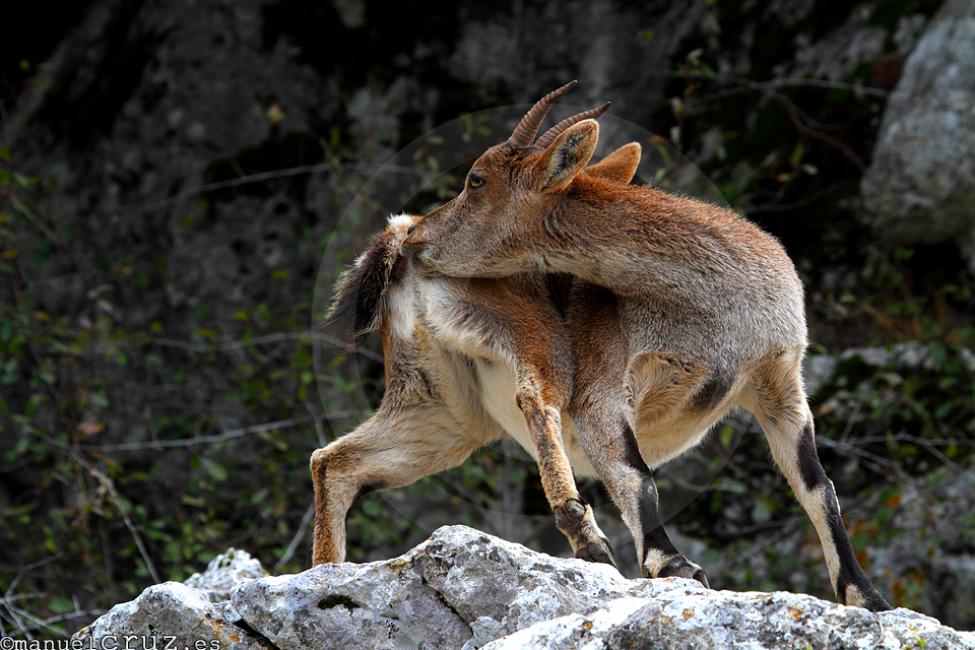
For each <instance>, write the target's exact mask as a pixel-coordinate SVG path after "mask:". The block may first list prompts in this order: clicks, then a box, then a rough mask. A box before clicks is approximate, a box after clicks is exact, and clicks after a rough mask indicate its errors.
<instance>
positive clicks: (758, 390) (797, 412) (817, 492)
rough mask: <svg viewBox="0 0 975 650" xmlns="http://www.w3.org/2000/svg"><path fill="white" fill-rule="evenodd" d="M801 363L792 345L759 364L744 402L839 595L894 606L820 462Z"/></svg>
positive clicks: (847, 600)
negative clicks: (871, 571)
mask: <svg viewBox="0 0 975 650" xmlns="http://www.w3.org/2000/svg"><path fill="white" fill-rule="evenodd" d="M801 363H802V350H793V351H789V352H786V353H784V354H782V355H779V356H778V357H776V358H774V359H772V360H770V361H769V362H768V363H767V364H765V365H763V366H762V367H760V368H758V369H757V370H756V371H755V372H754V373H753V375H752V380H751V389H752V393H751V395H750V396H748V399H746V400H745V403H744V405H745V406H746V407H747V408H748V409H749V410H750V411H752V413H754V415H755V417H756V419H758V421H759V424H761V426H762V430H763V431H764V432H765V437H766V438H767V439H768V442H769V447H770V448H771V450H772V457H773V458H774V459H775V463H776V464H777V465H778V467H779V469H780V470H781V471H782V473H783V474H784V475H785V477H786V480H787V481H788V482H789V485H790V486H791V487H792V490H793V492H795V494H796V497H797V498H798V500H799V503H800V504H801V505H802V507H803V509H804V510H805V511H806V514H807V515H808V516H809V519H811V520H812V523H813V526H814V527H815V528H816V533H817V534H818V535H819V540H820V543H821V544H822V547H823V553H824V554H825V556H826V565H827V567H828V569H829V578H830V582H831V583H832V585H833V590H834V591H835V592H836V597H837V599H839V600H840V601H841V602H842V603H843V604H845V605H856V606H859V607H866V608H867V609H870V610H873V611H881V610H886V609H890V604H888V603H887V601H886V600H885V599H884V597H883V596H881V595H880V593H879V592H878V591H877V590H876V589H875V588H874V586H873V585H872V584H871V583H870V579H869V578H868V577H867V575H866V573H865V572H864V571H863V568H862V567H861V566H860V563H859V562H858V561H857V558H856V554H855V553H854V552H853V545H852V544H851V543H850V538H849V536H848V535H847V532H846V528H845V527H844V526H843V518H842V516H841V515H840V504H839V501H838V500H837V498H836V491H835V489H834V487H833V482H832V481H830V480H829V477H827V476H826V472H825V470H824V469H823V466H822V465H821V464H820V462H819V455H818V454H817V453H816V438H815V433H814V431H813V418H812V413H811V412H810V410H809V405H808V404H807V403H806V395H805V392H804V390H803V387H802V376H801Z"/></svg>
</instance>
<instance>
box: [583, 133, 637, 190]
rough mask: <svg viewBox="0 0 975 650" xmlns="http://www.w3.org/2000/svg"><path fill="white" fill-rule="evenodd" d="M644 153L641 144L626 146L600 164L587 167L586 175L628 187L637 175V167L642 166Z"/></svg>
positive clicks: (632, 143) (635, 143)
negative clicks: (641, 157) (641, 161)
mask: <svg viewBox="0 0 975 650" xmlns="http://www.w3.org/2000/svg"><path fill="white" fill-rule="evenodd" d="M642 153H643V149H642V148H641V147H640V143H639V142H631V143H629V144H624V145H623V146H622V147H620V148H619V149H617V150H616V151H614V152H613V153H611V154H609V155H608V156H606V157H605V158H603V159H602V160H600V161H599V162H598V163H593V164H592V165H589V166H588V167H586V174H587V175H589V176H595V177H597V178H603V179H606V180H608V181H613V182H614V183H623V184H624V185H628V184H629V183H630V181H632V180H633V177H634V176H635V175H636V170H637V167H639V166H640V156H641V155H642Z"/></svg>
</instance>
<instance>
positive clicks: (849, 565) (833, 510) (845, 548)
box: [822, 481, 891, 612]
mask: <svg viewBox="0 0 975 650" xmlns="http://www.w3.org/2000/svg"><path fill="white" fill-rule="evenodd" d="M825 485H826V487H825V489H823V492H822V494H823V498H824V499H825V501H826V503H825V504H824V505H825V506H826V524H827V526H828V527H829V535H830V537H831V538H832V540H833V548H834V549H836V555H837V557H838V558H839V560H840V570H839V573H838V574H837V575H836V593H837V595H838V596H839V597H840V598H841V599H843V600H844V601H845V600H846V589H847V587H849V586H850V585H853V586H855V587H856V588H857V590H859V592H860V595H861V596H863V599H864V603H863V606H864V607H866V608H867V609H869V610H871V611H874V612H878V611H884V610H888V609H891V607H890V603H888V602H887V600H886V599H885V598H884V597H883V596H881V595H880V592H878V591H877V589H876V588H875V587H874V586H873V584H871V582H870V578H868V577H867V574H866V572H865V571H864V570H863V568H862V567H861V566H860V562H859V561H858V560H857V556H856V553H855V552H854V550H853V544H851V543H850V537H849V535H847V532H846V527H845V526H844V525H843V517H842V516H841V515H840V509H839V501H838V500H837V498H836V491H835V490H834V489H833V483H832V482H831V481H827V482H826V484H825Z"/></svg>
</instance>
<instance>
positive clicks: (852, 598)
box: [843, 585, 894, 612]
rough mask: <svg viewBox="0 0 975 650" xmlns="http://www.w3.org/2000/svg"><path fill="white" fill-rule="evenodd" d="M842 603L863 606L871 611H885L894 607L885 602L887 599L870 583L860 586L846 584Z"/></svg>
mask: <svg viewBox="0 0 975 650" xmlns="http://www.w3.org/2000/svg"><path fill="white" fill-rule="evenodd" d="M843 604H844V605H850V606H852V607H863V608H864V609H869V610H870V611H871V612H886V611H887V610H889V609H894V608H893V607H892V606H891V604H890V603H888V602H887V599H886V598H884V597H883V596H881V595H880V592H879V591H877V590H876V589H874V588H873V587H872V586H870V585H867V586H866V587H862V588H860V587H857V586H855V585H850V586H848V587H847V588H846V594H844V598H843Z"/></svg>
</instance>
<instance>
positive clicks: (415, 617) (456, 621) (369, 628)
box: [76, 526, 975, 650]
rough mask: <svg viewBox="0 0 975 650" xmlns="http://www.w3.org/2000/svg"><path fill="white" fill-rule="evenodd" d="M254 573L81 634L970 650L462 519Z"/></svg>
mask: <svg viewBox="0 0 975 650" xmlns="http://www.w3.org/2000/svg"><path fill="white" fill-rule="evenodd" d="M262 574H263V571H262V570H261V569H260V567H259V566H258V565H257V563H256V562H255V561H253V560H252V559H251V558H250V557H249V556H247V554H246V553H243V552H242V551H230V552H228V553H227V554H226V555H222V556H219V557H218V558H216V559H215V560H214V561H213V562H211V563H210V566H209V567H208V568H207V570H206V571H205V572H204V573H203V574H200V575H197V576H194V577H193V578H191V579H190V580H188V581H187V584H181V583H177V582H167V583H163V584H160V585H155V586H152V587H150V588H149V589H147V590H146V591H144V592H143V593H142V595H140V596H139V597H138V598H136V599H135V600H133V601H131V602H128V603H124V604H121V605H117V606H116V607H114V608H113V609H112V610H111V611H109V612H108V613H106V614H105V615H104V616H102V617H101V618H99V619H98V620H97V621H95V622H94V623H92V624H91V625H90V626H88V627H87V628H84V629H83V630H81V631H80V632H79V633H78V634H77V635H76V638H77V639H79V640H82V641H85V642H91V643H94V642H97V641H98V640H99V639H102V638H105V637H107V636H109V635H121V634H133V635H150V636H155V637H157V638H161V637H164V636H175V637H177V640H178V644H182V645H189V644H193V643H195V642H197V641H199V640H203V641H209V640H212V639H218V640H220V642H221V647H226V648H280V649H281V650H285V649H290V648H295V649H299V648H343V649H345V648H480V647H484V648H551V647H566V648H568V647H573V648H618V647H681V648H715V647H721V648H725V647H749V648H783V647H790V648H791V647H800V648H805V647H811V648H826V647H828V648H847V647H849V648H854V647H856V648H913V647H922V648H923V647H929V648H975V634H973V633H970V632H957V631H955V630H953V629H951V628H948V627H944V626H942V625H941V624H940V623H938V621H936V620H935V619H933V618H930V617H927V616H924V615H922V614H918V613H916V612H913V611H910V610H905V609H897V610H894V611H891V612H883V613H880V614H873V613H871V612H868V611H867V610H864V609H860V608H855V607H844V606H841V605H836V604H834V603H830V602H827V601H824V600H820V599H818V598H814V597H812V596H805V595H800V594H792V593H787V592H774V593H758V592H744V593H739V592H732V591H710V590H707V589H705V588H704V587H702V586H701V585H700V584H699V583H697V582H694V581H690V580H684V579H676V578H666V579H659V580H642V579H641V580H627V579H625V578H623V577H622V576H621V575H620V574H619V573H618V572H617V571H616V570H615V569H613V568H612V567H609V566H607V565H601V564H591V563H587V562H583V561H581V560H575V559H559V558H553V557H550V556H548V555H544V554H541V553H537V552H534V551H531V550H529V549H527V548H525V547H523V546H520V545H518V544H513V543H510V542H506V541H503V540H501V539H498V538H496V537H491V536H489V535H486V534H484V533H481V532H479V531H477V530H474V529H471V528H467V527H464V526H448V527H444V528H441V529H439V530H437V531H436V532H435V533H434V534H433V535H432V536H431V537H430V539H428V540H427V541H426V542H424V543H422V544H420V545H419V546H417V547H416V548H414V549H412V550H410V551H409V552H407V553H405V554H404V555H402V556H400V557H397V558H395V559H392V560H388V561H383V562H372V563H368V564H361V565H355V564H337V565H322V566H319V567H315V568H313V569H310V570H308V571H305V572H304V573H300V574H297V575H285V576H276V577H264V576H263V575H262ZM231 582H237V584H236V585H235V586H233V587H232V588H230V589H228V588H227V587H228V585H229V584H230V583H231ZM194 585H195V586H194ZM200 588H203V589H205V590H206V592H207V593H204V592H203V591H201V590H200ZM93 647H98V646H93Z"/></svg>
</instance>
